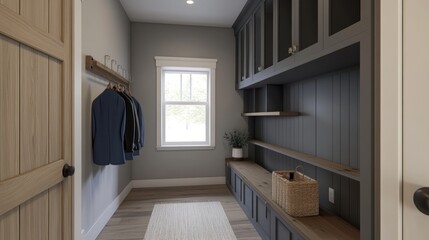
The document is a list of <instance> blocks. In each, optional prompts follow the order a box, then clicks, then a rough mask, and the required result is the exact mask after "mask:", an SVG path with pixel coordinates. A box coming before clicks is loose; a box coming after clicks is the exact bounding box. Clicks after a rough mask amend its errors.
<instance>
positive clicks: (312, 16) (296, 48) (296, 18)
mask: <svg viewBox="0 0 429 240" xmlns="http://www.w3.org/2000/svg"><path fill="white" fill-rule="evenodd" d="M276 9H277V11H276V14H277V15H276V16H277V18H276V20H277V68H279V69H283V68H285V67H286V66H288V65H290V64H293V63H294V62H295V60H296V59H297V58H298V60H299V59H304V58H306V57H308V56H309V55H312V54H314V53H315V52H317V51H320V49H322V38H323V35H322V32H323V31H322V29H323V24H322V23H323V17H322V10H323V0H276Z"/></svg>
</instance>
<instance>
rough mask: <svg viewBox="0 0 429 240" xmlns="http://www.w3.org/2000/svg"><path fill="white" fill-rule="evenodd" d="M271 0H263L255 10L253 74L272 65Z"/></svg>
mask: <svg viewBox="0 0 429 240" xmlns="http://www.w3.org/2000/svg"><path fill="white" fill-rule="evenodd" d="M273 14H274V5H273V0H265V1H264V2H263V3H262V4H261V6H260V7H259V8H258V9H257V10H256V12H255V14H254V16H253V21H254V31H253V32H254V35H253V38H254V45H253V46H254V48H253V52H254V60H253V63H254V65H253V71H254V73H255V74H257V73H258V72H261V71H263V70H264V69H267V68H269V67H271V66H272V65H273V32H274V31H273V28H274V15H273Z"/></svg>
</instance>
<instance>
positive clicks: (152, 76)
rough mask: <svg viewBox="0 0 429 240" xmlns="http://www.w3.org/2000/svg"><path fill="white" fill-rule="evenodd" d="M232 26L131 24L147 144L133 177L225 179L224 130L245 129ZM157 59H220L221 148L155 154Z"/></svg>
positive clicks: (134, 68) (218, 141)
mask: <svg viewBox="0 0 429 240" xmlns="http://www.w3.org/2000/svg"><path fill="white" fill-rule="evenodd" d="M234 41H235V40H234V34H233V30H232V29H230V28H213V27H193V26H192V27H191V26H178V25H163V24H147V23H132V24H131V51H132V53H131V62H132V77H133V79H132V91H133V95H134V96H135V97H136V98H137V99H138V100H139V102H140V103H141V105H142V108H143V111H144V114H145V117H144V120H145V131H146V138H145V139H146V140H145V146H144V149H143V151H142V154H141V156H140V157H138V158H137V159H136V160H134V161H133V163H132V164H133V166H132V177H133V179H136V180H139V179H166V178H192V177H218V176H224V175H225V167H224V164H225V161H224V159H225V157H227V156H231V152H230V151H231V150H230V148H229V147H228V146H227V145H226V143H225V141H224V140H223V134H224V132H225V131H228V130H232V129H246V128H247V124H246V121H245V120H244V119H243V118H242V117H241V116H240V113H241V112H242V106H243V104H242V98H241V97H240V95H239V93H238V92H237V91H235V90H234V89H235V77H234V76H235V42H234ZM155 56H171V57H197V58H215V59H217V60H218V62H217V69H216V148H215V150H201V151H157V150H156V121H157V119H156V68H155V61H154V57H155Z"/></svg>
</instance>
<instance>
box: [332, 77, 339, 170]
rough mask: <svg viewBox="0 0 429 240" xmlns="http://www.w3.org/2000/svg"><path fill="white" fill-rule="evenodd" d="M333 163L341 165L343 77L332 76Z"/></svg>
mask: <svg viewBox="0 0 429 240" xmlns="http://www.w3.org/2000/svg"><path fill="white" fill-rule="evenodd" d="M332 126H333V129H332V130H333V132H332V161H334V162H336V163H341V127H340V126H341V76H340V74H338V73H334V74H332Z"/></svg>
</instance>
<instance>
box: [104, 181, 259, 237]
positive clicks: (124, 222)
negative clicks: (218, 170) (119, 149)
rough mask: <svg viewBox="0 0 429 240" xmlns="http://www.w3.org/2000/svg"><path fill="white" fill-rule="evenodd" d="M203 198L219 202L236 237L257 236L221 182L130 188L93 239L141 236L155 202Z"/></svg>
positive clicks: (188, 200)
mask: <svg viewBox="0 0 429 240" xmlns="http://www.w3.org/2000/svg"><path fill="white" fill-rule="evenodd" d="M204 201H219V202H221V204H222V207H223V208H224V210H225V213H226V215H227V218H228V220H229V222H230V224H231V226H232V229H233V231H234V234H235V236H236V237H237V239H240V240H260V239H261V238H260V236H259V234H258V233H257V232H256V230H255V229H254V227H253V225H252V224H251V223H250V222H249V220H248V219H247V217H246V215H245V214H244V212H243V210H242V209H241V208H240V206H239V205H238V203H237V202H236V200H235V199H234V197H233V196H232V195H231V193H230V192H229V190H228V189H227V187H226V186H225V185H212V186H192V187H169V188H146V189H143V188H142V189H133V190H132V191H131V193H130V194H129V195H128V196H127V198H126V199H125V200H124V202H123V203H122V204H121V206H120V207H119V208H118V210H117V211H116V212H115V214H114V215H113V217H112V218H111V219H110V221H109V222H108V223H107V225H106V226H105V227H104V229H103V231H102V232H101V234H100V235H99V236H98V238H97V239H98V240H105V239H106V240H107V239H129V240H131V239H143V237H144V235H145V232H146V228H147V225H148V224H149V219H150V215H151V213H152V210H153V207H154V205H155V204H156V203H180V202H204Z"/></svg>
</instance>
